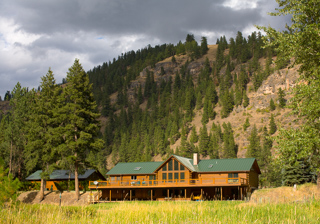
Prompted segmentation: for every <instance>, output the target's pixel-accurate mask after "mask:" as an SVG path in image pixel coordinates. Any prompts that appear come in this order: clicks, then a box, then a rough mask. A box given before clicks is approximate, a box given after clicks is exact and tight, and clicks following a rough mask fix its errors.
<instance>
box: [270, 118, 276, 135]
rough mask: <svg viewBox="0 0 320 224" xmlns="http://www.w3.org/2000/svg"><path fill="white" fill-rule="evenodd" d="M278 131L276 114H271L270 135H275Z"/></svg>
mask: <svg viewBox="0 0 320 224" xmlns="http://www.w3.org/2000/svg"><path fill="white" fill-rule="evenodd" d="M276 131H277V125H276V122H275V121H274V116H273V114H271V117H270V123H269V133H270V135H273V134H274V133H276Z"/></svg>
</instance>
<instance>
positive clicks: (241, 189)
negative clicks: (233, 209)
mask: <svg viewBox="0 0 320 224" xmlns="http://www.w3.org/2000/svg"><path fill="white" fill-rule="evenodd" d="M240 198H241V200H242V187H240Z"/></svg>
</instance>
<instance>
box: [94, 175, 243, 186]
mask: <svg viewBox="0 0 320 224" xmlns="http://www.w3.org/2000/svg"><path fill="white" fill-rule="evenodd" d="M94 182H95V181H90V182H89V188H90V189H111V188H113V189H114V188H116V189H120V188H132V189H135V188H140V189H141V188H164V187H223V186H247V185H248V180H247V179H245V178H240V177H239V178H207V179H204V178H201V179H188V180H146V181H145V180H131V181H96V183H98V184H97V185H95V184H94Z"/></svg>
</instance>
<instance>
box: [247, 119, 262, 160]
mask: <svg viewBox="0 0 320 224" xmlns="http://www.w3.org/2000/svg"><path fill="white" fill-rule="evenodd" d="M249 142H250V144H249V146H248V150H247V155H246V156H247V157H253V158H259V157H260V151H261V146H260V137H259V136H258V130H257V127H256V125H254V126H253V129H252V131H251V134H250V137H249Z"/></svg>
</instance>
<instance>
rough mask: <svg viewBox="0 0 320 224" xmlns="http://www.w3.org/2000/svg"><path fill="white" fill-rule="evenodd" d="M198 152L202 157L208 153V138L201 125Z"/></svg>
mask: <svg viewBox="0 0 320 224" xmlns="http://www.w3.org/2000/svg"><path fill="white" fill-rule="evenodd" d="M199 151H200V153H201V154H202V155H203V156H206V155H208V153H209V136H208V131H207V126H206V125H203V126H202V128H200V136H199Z"/></svg>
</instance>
